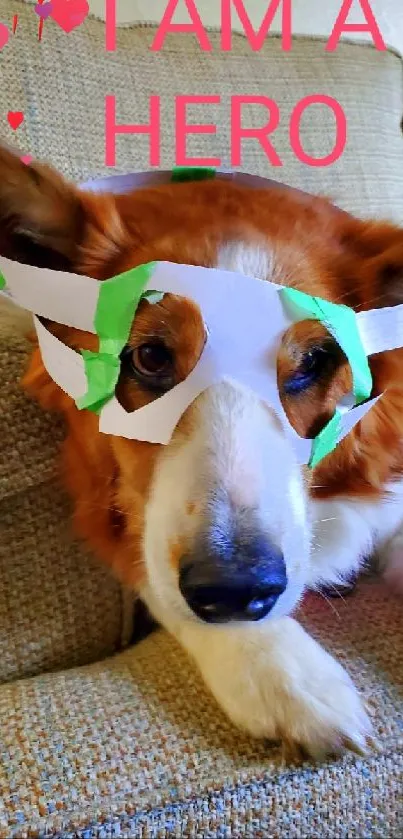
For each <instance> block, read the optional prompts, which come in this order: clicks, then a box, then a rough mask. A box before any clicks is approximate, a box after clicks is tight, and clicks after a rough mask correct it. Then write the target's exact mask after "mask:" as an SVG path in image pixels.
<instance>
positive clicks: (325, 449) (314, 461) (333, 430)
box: [308, 411, 341, 469]
mask: <svg viewBox="0 0 403 839" xmlns="http://www.w3.org/2000/svg"><path fill="white" fill-rule="evenodd" d="M340 431H341V414H340V413H339V411H336V413H335V414H334V416H333V417H332V419H331V420H329V422H328V423H327V425H325V427H324V428H322V431H320V433H319V434H318V435H317V437H315V439H314V441H313V444H312V452H311V457H310V460H309V463H308V466H309V468H310V469H315V466H317V465H318V463H320V461H321V460H323V458H324V457H326V456H327V455H328V454H330V452H332V451H333V449H335V448H336V446H337V442H338V439H339V434H340ZM335 441H336V442H335Z"/></svg>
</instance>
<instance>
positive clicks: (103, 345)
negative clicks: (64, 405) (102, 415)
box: [76, 262, 156, 413]
mask: <svg viewBox="0 0 403 839" xmlns="http://www.w3.org/2000/svg"><path fill="white" fill-rule="evenodd" d="M155 265H156V263H155V262H150V263H148V264H146V265H140V266H139V267H138V268H132V269H131V270H130V271H126V272H125V273H124V274H119V275H118V276H116V277H113V278H112V279H110V280H104V281H103V282H102V283H100V284H99V296H98V303H97V307H96V312H95V319H94V325H95V330H96V333H97V335H98V338H99V350H98V352H96V353H94V352H90V351H89V350H83V352H82V356H83V359H84V365H85V372H86V376H87V381H88V390H87V392H86V394H85V395H84V396H83V397H81V398H80V399H78V400H76V405H77V407H78V408H79V409H80V410H81V409H83V408H88V409H89V410H91V411H94V412H95V413H99V411H100V410H101V408H102V407H103V406H104V405H105V404H106V402H109V400H110V399H112V397H113V395H114V393H115V388H116V385H117V383H118V379H119V373H120V353H121V352H122V350H123V347H124V346H125V344H126V343H127V341H128V338H129V335H130V329H131V326H132V323H133V319H134V316H135V313H136V311H137V307H138V305H139V303H140V300H141V296H142V293H143V290H144V288H145V286H146V285H147V283H148V281H149V279H150V277H151V275H152V273H153V271H154V269H155Z"/></svg>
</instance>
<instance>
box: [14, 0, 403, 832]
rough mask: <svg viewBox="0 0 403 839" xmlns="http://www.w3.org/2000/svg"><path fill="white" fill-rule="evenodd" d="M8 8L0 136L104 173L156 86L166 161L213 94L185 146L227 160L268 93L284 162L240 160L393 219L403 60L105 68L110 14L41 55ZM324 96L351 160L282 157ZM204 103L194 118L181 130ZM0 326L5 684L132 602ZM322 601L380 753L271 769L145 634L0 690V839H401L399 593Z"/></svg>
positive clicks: (137, 155)
mask: <svg viewBox="0 0 403 839" xmlns="http://www.w3.org/2000/svg"><path fill="white" fill-rule="evenodd" d="M17 8H18V12H19V30H18V34H17V36H15V38H13V39H12V41H11V42H10V44H9V46H8V47H7V48H6V49H5V50H3V51H2V53H1V54H0V73H1V84H0V105H1V109H0V112H1V113H2V114H5V113H6V112H7V111H8V110H19V109H21V110H23V111H24V113H25V122H24V125H23V126H22V128H20V129H19V131H18V132H17V133H13V132H12V131H11V130H7V132H6V133H7V137H8V139H9V140H10V141H11V142H15V141H16V140H17V141H18V142H19V143H20V146H21V148H24V149H25V150H26V151H28V150H29V151H31V152H32V153H33V154H35V155H38V156H40V157H42V158H47V159H49V160H50V161H52V162H53V163H54V164H55V165H56V166H58V167H59V168H60V169H61V170H62V171H64V172H65V173H66V174H67V175H68V176H70V177H72V178H75V179H77V180H80V179H83V178H87V177H89V176H91V175H97V174H100V173H103V172H104V171H105V167H104V163H103V157H104V155H103V97H104V95H105V93H107V92H109V93H115V94H116V97H117V102H118V115H119V120H120V121H122V122H124V121H127V122H135V121H139V122H140V121H143V122H146V120H147V100H148V96H149V95H150V94H152V93H156V92H159V93H160V94H161V96H162V101H163V124H164V156H163V160H162V165H166V166H170V165H171V164H172V163H173V156H172V149H173V130H172V121H173V120H172V114H173V97H174V95H175V94H176V93H185V92H187V93H195V92H200V93H205V94H206V93H207V94H208V93H210V94H215V93H220V94H221V95H222V96H223V103H224V104H223V105H222V106H221V109H217V110H216V113H217V119H218V121H219V131H218V135H217V138H216V139H213V138H211V137H210V138H204V139H203V138H202V139H200V138H199V139H197V140H194V141H193V142H190V143H189V149H190V151H191V152H192V153H209V154H211V153H214V154H221V155H222V158H223V162H224V163H225V162H227V161H228V153H229V152H228V150H229V136H228V127H227V126H228V98H229V96H230V94H231V93H245V94H252V93H253V94H265V95H269V96H272V97H273V98H274V99H276V100H277V101H278V103H279V105H280V107H281V112H282V126H281V130H280V131H279V132H278V134H277V139H276V147H277V150H278V151H279V153H280V154H281V156H282V157H283V159H284V164H285V165H284V168H283V169H281V170H280V169H277V170H272V169H271V168H270V166H269V165H268V163H267V162H266V160H265V158H264V156H263V154H262V153H261V152H259V150H258V148H257V146H256V145H255V144H253V143H252V144H250V143H246V144H245V153H244V162H243V168H245V169H249V170H250V171H252V172H256V173H260V174H267V175H269V176H274V177H277V178H279V179H283V180H285V181H289V182H290V183H292V184H293V185H295V186H299V187H302V188H305V189H311V190H312V191H327V192H330V193H332V194H333V195H334V197H335V198H336V199H337V200H339V202H340V203H341V204H342V205H343V206H345V207H347V208H348V209H350V210H353V211H356V212H360V213H363V214H364V213H377V214H379V215H380V214H385V215H389V216H392V217H394V218H399V219H403V174H402V171H403V170H402V165H401V155H402V140H401V136H400V132H399V122H400V117H401V110H402V77H401V63H400V61H399V59H398V58H397V57H396V56H394V55H392V54H390V53H387V54H384V55H380V54H377V53H375V52H374V51H373V50H371V49H369V48H366V47H359V48H358V47H352V46H348V45H344V46H343V47H342V48H340V49H339V51H338V53H337V55H333V56H331V55H326V56H325V55H324V52H323V44H321V43H319V42H309V41H307V40H298V41H297V42H296V45H295V48H294V51H293V53H292V54H290V55H288V56H284V55H282V56H280V52H279V42H278V40H277V39H272V40H271V41H270V43H269V44H268V45H267V46H266V49H265V51H264V53H263V54H261V55H257V54H256V55H252V54H251V53H250V51H249V47H248V46H247V44H246V42H245V40H244V39H243V38H236V49H235V52H234V54H233V55H231V56H226V57H223V56H222V55H220V54H219V53H218V52H215V53H213V54H212V55H207V54H203V55H201V54H200V53H198V52H197V51H194V52H193V51H192V50H191V49H189V40H188V39H185V41H183V40H182V39H179V38H173V39H171V40H170V44H169V49H167V50H166V51H165V52H164V53H163V54H161V55H159V56H152V55H150V53H149V51H148V45H149V44H150V42H151V39H152V37H153V31H152V30H150V29H148V28H143V29H132V30H125V31H122V32H120V33H119V51H118V52H117V53H116V54H115V55H109V56H105V55H104V54H103V52H102V45H103V39H104V29H103V26H102V24H100V23H97V22H96V21H88V22H87V23H86V25H85V27H82V28H81V29H80V30H78V31H77V32H75V33H74V34H71V35H69V36H66V35H65V34H64V33H62V32H61V31H60V30H58V29H57V27H56V26H54V25H51V24H50V23H49V24H48V23H47V24H46V25H45V34H44V39H43V41H42V43H41V44H40V45H39V44H38V43H37V40H36V31H37V20H36V18H35V15H34V14H33V11H32V9H29V8H27V7H25V6H24V4H21V3H19V2H18V0H15V2H14V3H13V10H12V11H13V12H14V10H15V9H17ZM9 18H10V2H9V0H0V20H9ZM213 38H217V36H213ZM28 45H29V53H30V59H29V63H28V62H27V54H28V49H27V47H28ZM318 90H320V91H324V92H326V93H328V94H331V95H334V96H336V97H338V98H339V99H340V100H341V101H342V103H343V105H344V107H345V109H346V111H347V114H348V119H349V132H350V134H349V146H348V150H347V151H346V153H345V155H344V157H343V159H342V161H341V162H340V163H339V164H338V165H337V166H335V167H332V168H331V169H327V170H325V169H309V168H306V167H304V166H302V165H301V164H299V163H298V162H297V161H296V160H295V158H294V157H293V155H292V153H291V151H290V150H289V145H288V128H287V125H288V114H289V111H290V108H292V106H293V105H294V104H295V102H296V101H298V99H300V98H301V97H302V96H304V95H306V94H309V93H312V92H317V91H318ZM206 113H207V112H206V110H205V109H201V110H199V111H198V112H197V111H195V112H194V119H195V121H196V120H197V118H200V120H201V121H203V120H206ZM250 116H251V118H252V114H251V115H250ZM208 119H209V117H207V120H208ZM254 119H255V120H256V123H257V121H258V120H260V119H261V116H260V115H257V116H256V117H254ZM4 123H5V121H4ZM329 125H330V123H329V122H328V121H327V120H325V119H323V116H322V115H320V114H314V113H313V112H311V114H310V117H309V120H306V122H305V124H304V142H305V144H306V149H307V150H309V151H311V152H312V153H317V154H318V153H320V152H322V151H324V150H325V148H326V150H327V149H328V146H326V143H327V142H328V131H329ZM169 149H170V150H171V152H169V151H168V153H167V150H169ZM118 164H119V165H118V170H119V171H122V172H124V171H127V170H128V169H135V168H147V143H146V142H145V141H144V139H142V138H132V137H128V138H120V139H119V140H118ZM1 330H2V333H3V340H2V346H1V351H0V365H1V369H0V423H1V427H0V440H1V443H2V446H1V450H0V529H1V532H0V545H1V550H2V554H1V559H0V677H1V678H3V679H4V680H11V679H14V678H15V677H16V676H17V675H19V676H20V677H21V676H24V675H28V674H33V673H38V672H39V671H41V670H49V669H50V668H56V667H58V668H60V667H65V668H68V667H70V666H71V665H73V664H75V663H81V664H85V663H86V662H89V661H93V660H94V659H96V658H98V657H101V656H103V655H107V654H110V653H112V652H113V651H114V650H115V649H117V648H118V647H119V646H120V640H121V635H122V632H125V633H126V634H127V632H128V631H129V629H130V615H131V612H130V609H128V608H127V604H126V605H125V607H124V606H123V605H122V593H121V590H120V588H119V587H118V586H117V585H116V583H114V582H112V580H111V579H110V577H109V575H108V574H107V573H106V571H104V570H103V569H101V568H100V567H99V566H98V565H97V564H96V563H94V562H93V561H92V560H91V559H90V558H89V557H87V556H86V555H85V552H84V551H83V550H82V549H79V548H78V546H76V545H75V544H74V543H73V542H72V541H71V536H70V533H69V526H68V504H67V502H66V500H65V499H64V498H63V496H62V495H61V493H60V490H59V489H58V487H57V483H56V482H55V479H54V478H53V470H54V457H55V450H56V448H57V446H58V443H59V440H60V439H61V436H62V434H63V429H62V427H61V426H60V425H59V424H58V423H57V422H56V421H55V419H54V418H50V417H48V416H46V415H43V414H41V413H40V412H39V411H38V409H37V408H36V407H35V406H33V405H31V404H30V403H29V402H28V401H27V400H26V399H25V397H23V396H22V394H21V393H20V392H19V390H18V387H17V384H16V378H17V376H18V375H19V372H20V370H21V368H22V365H23V364H24V358H25V353H26V348H25V347H24V346H23V345H22V344H21V342H20V341H19V340H17V339H16V338H15V337H14V338H13V337H12V336H11V335H10V333H9V331H8V328H7V327H6V326H4V324H3V326H2V327H0V331H1ZM7 331H8V334H7V336H6V338H4V336H5V333H6V332H7ZM0 342H1V337H0ZM336 608H337V611H338V612H339V616H337V615H336V614H335V612H334V611H333V609H332V608H331V607H330V605H328V604H326V603H325V602H324V601H322V600H318V599H316V598H315V599H312V601H311V604H310V606H309V608H308V607H307V609H306V611H305V621H306V623H307V625H308V627H309V628H311V630H312V632H313V633H314V634H315V637H317V638H318V639H319V640H321V641H323V642H324V643H325V644H326V645H327V646H328V647H329V648H331V649H332V650H333V652H334V653H335V654H337V655H338V656H339V657H341V658H342V659H343V660H345V662H346V664H347V666H348V668H349V670H350V672H351V674H352V676H353V677H354V679H355V680H356V682H357V684H359V685H360V687H361V689H362V690H363V693H364V695H365V697H366V699H368V700H370V701H371V702H372V703H373V705H374V717H375V724H376V727H377V730H378V733H379V736H380V741H381V752H380V754H379V755H377V756H371V757H370V758H368V759H366V760H361V759H356V758H353V757H348V758H345V759H344V760H342V761H329V762H328V763H327V764H325V765H322V766H319V767H314V766H312V765H309V764H307V765H305V766H304V767H302V768H294V767H289V766H288V767H284V766H282V765H281V762H280V755H279V751H278V749H277V748H275V747H271V746H270V745H269V744H265V743H261V742H254V741H252V740H250V739H249V738H247V737H244V736H243V735H240V734H239V733H238V732H237V731H236V730H234V728H233V727H232V726H231V724H230V723H229V722H228V721H227V720H226V719H225V718H224V717H223V715H222V714H221V712H220V711H219V709H218V708H217V706H216V705H215V703H214V702H213V700H212V699H211V698H210V697H209V696H208V694H207V693H206V691H205V689H204V688H203V685H202V683H201V681H200V679H199V676H198V675H197V672H196V670H195V668H194V667H193V665H192V663H191V662H190V661H189V660H188V659H187V658H186V656H185V654H184V653H183V652H182V651H181V650H180V649H179V648H178V647H177V646H176V644H175V643H174V642H173V641H172V640H171V639H170V638H169V637H168V636H167V635H166V634H165V633H163V632H159V633H157V634H155V635H153V636H151V637H150V638H148V639H147V640H146V641H144V642H143V643H142V644H140V645H139V646H137V647H135V648H134V649H132V650H130V651H127V652H125V653H120V654H119V655H118V656H116V657H115V658H112V659H108V660H106V661H104V662H101V663H97V664H91V665H89V666H84V667H82V668H80V669H70V670H68V669H66V670H64V671H63V672H59V673H53V674H48V675H41V676H37V677H36V678H33V679H28V680H20V681H15V682H13V683H12V684H4V685H2V686H1V687H0V721H1V723H0V839H17V837H18V839H19V837H28V836H30V837H32V836H35V837H45V836H59V837H66V839H68V837H71V839H73V837H79V839H93V837H94V838H95V837H99V839H101V837H102V838H103V837H112V836H121V837H164V838H165V837H185V836H186V837H187V836H189V837H200V839H202V838H203V839H204V837H207V838H208V839H210V838H211V839H213V837H220V839H221V837H223V839H224V838H225V839H237V838H238V837H266V836H270V837H276V838H277V837H280V839H289V837H290V839H305V837H306V839H308V837H324V839H350V837H354V839H364V838H365V839H367V837H371V839H372V837H373V839H376V838H377V837H385V839H386V837H394V836H396V837H397V836H400V835H401V833H402V829H403V812H402V786H403V783H402V782H403V773H402V768H403V757H402V745H403V742H402V732H403V720H402V691H403V683H402V677H403V667H402V647H403V645H402V640H403V639H402V607H401V603H400V602H398V601H395V600H393V598H391V596H390V595H387V594H386V593H385V592H384V590H383V589H382V588H379V587H377V586H374V585H373V584H371V583H365V584H363V586H362V588H361V591H360V593H359V594H358V595H354V596H353V597H352V598H351V599H349V600H348V601H347V602H346V603H343V602H340V603H337V604H336Z"/></svg>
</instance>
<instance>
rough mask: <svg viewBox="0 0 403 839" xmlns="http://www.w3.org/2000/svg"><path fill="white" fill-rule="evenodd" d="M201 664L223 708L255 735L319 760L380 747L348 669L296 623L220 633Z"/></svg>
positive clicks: (249, 627) (240, 725)
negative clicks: (280, 742) (278, 741)
mask: <svg viewBox="0 0 403 839" xmlns="http://www.w3.org/2000/svg"><path fill="white" fill-rule="evenodd" d="M198 659H199V665H200V666H201V669H202V672H203V675H204V677H205V679H206V682H207V683H208V685H209V687H210V689H211V690H212V692H213V693H214V695H215V697H216V699H217V700H218V702H219V704H220V705H221V707H222V708H223V709H224V711H225V712H226V713H227V715H228V716H229V717H230V719H231V720H232V721H233V722H234V723H235V724H236V725H237V726H239V727H240V728H242V729H244V730H245V731H247V732H248V733H249V734H252V735H253V736H255V737H263V738H267V739H270V740H281V741H283V743H284V744H285V746H286V748H287V751H289V750H291V752H293V751H302V752H303V753H305V754H308V755H310V756H311V757H313V758H315V759H320V758H323V757H325V756H326V755H327V754H339V753H341V752H343V751H345V750H346V749H351V750H353V751H356V752H359V753H360V754H365V753H366V752H367V751H368V749H369V748H370V746H371V745H372V746H373V745H374V741H373V740H372V737H371V731H372V726H371V723H370V720H369V718H368V716H367V714H366V712H365V710H364V707H363V705H362V702H361V700H360V697H359V695H358V693H357V691H356V689H355V687H354V685H353V683H352V681H351V679H350V677H349V676H348V674H347V672H346V671H345V670H344V668H343V667H342V666H341V665H340V664H339V663H338V662H337V661H336V660H335V659H334V658H332V656H330V655H329V654H328V653H327V652H326V651H325V650H324V649H323V648H322V647H320V646H319V644H317V643H316V641H314V640H313V639H312V638H311V637H310V636H309V635H307V633H306V632H305V631H304V630H303V629H302V627H301V626H300V625H299V624H298V623H296V622H295V621H294V620H292V619H291V618H284V619H281V620H279V621H275V622H273V623H272V624H271V623H270V622H269V623H267V624H262V625H255V626H253V625H249V626H245V627H244V628H240V627H228V628H226V630H225V632H223V634H222V638H221V639H220V640H219V639H218V637H217V632H216V633H215V640H214V642H213V643H212V644H208V654H204V655H202V656H201V657H200V656H198ZM200 659H202V660H200Z"/></svg>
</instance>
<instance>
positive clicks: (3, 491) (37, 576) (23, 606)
mask: <svg viewBox="0 0 403 839" xmlns="http://www.w3.org/2000/svg"><path fill="white" fill-rule="evenodd" d="M29 348H30V347H29V343H28V342H27V341H26V340H25V339H24V338H23V337H22V336H21V335H20V334H19V333H18V331H17V330H16V329H15V326H14V320H13V318H12V317H11V315H10V313H9V309H8V306H7V305H5V300H4V298H2V297H1V295H0V440H1V457H0V681H8V680H11V679H15V678H21V677H22V676H30V675H34V674H36V673H40V672H42V671H43V670H50V669H55V668H60V667H68V666H70V665H77V664H85V663H87V662H90V661H94V660H97V659H98V658H100V657H101V656H106V655H111V653H113V652H115V651H116V650H119V649H121V647H122V644H124V643H127V641H128V640H129V637H130V633H131V627H130V624H131V621H132V615H133V594H129V593H128V594H126V593H124V592H123V590H122V589H121V587H120V586H119V585H118V583H117V582H116V580H115V579H114V578H113V577H112V576H111V574H110V573H109V572H108V571H107V570H106V569H105V568H104V567H102V566H101V565H100V563H98V562H97V561H96V560H95V559H94V558H92V557H90V556H89V555H88V553H87V552H86V551H85V550H84V549H83V548H82V547H81V546H79V545H78V544H77V543H76V542H75V541H74V539H73V537H72V533H71V526H70V517H71V510H70V504H69V502H68V500H67V498H66V497H65V495H64V493H63V492H62V490H61V487H60V485H59V481H58V479H57V462H58V448H59V445H60V442H61V440H62V438H63V426H62V424H61V423H60V421H58V420H57V418H56V417H54V416H52V415H50V414H45V413H44V412H43V411H41V410H40V409H39V407H38V406H37V405H36V404H35V403H34V402H33V401H32V400H30V399H28V398H27V397H26V396H25V394H24V393H23V391H22V389H21V387H20V385H19V379H20V376H21V373H22V371H23V369H24V367H25V365H26V363H27V358H28V352H29Z"/></svg>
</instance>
